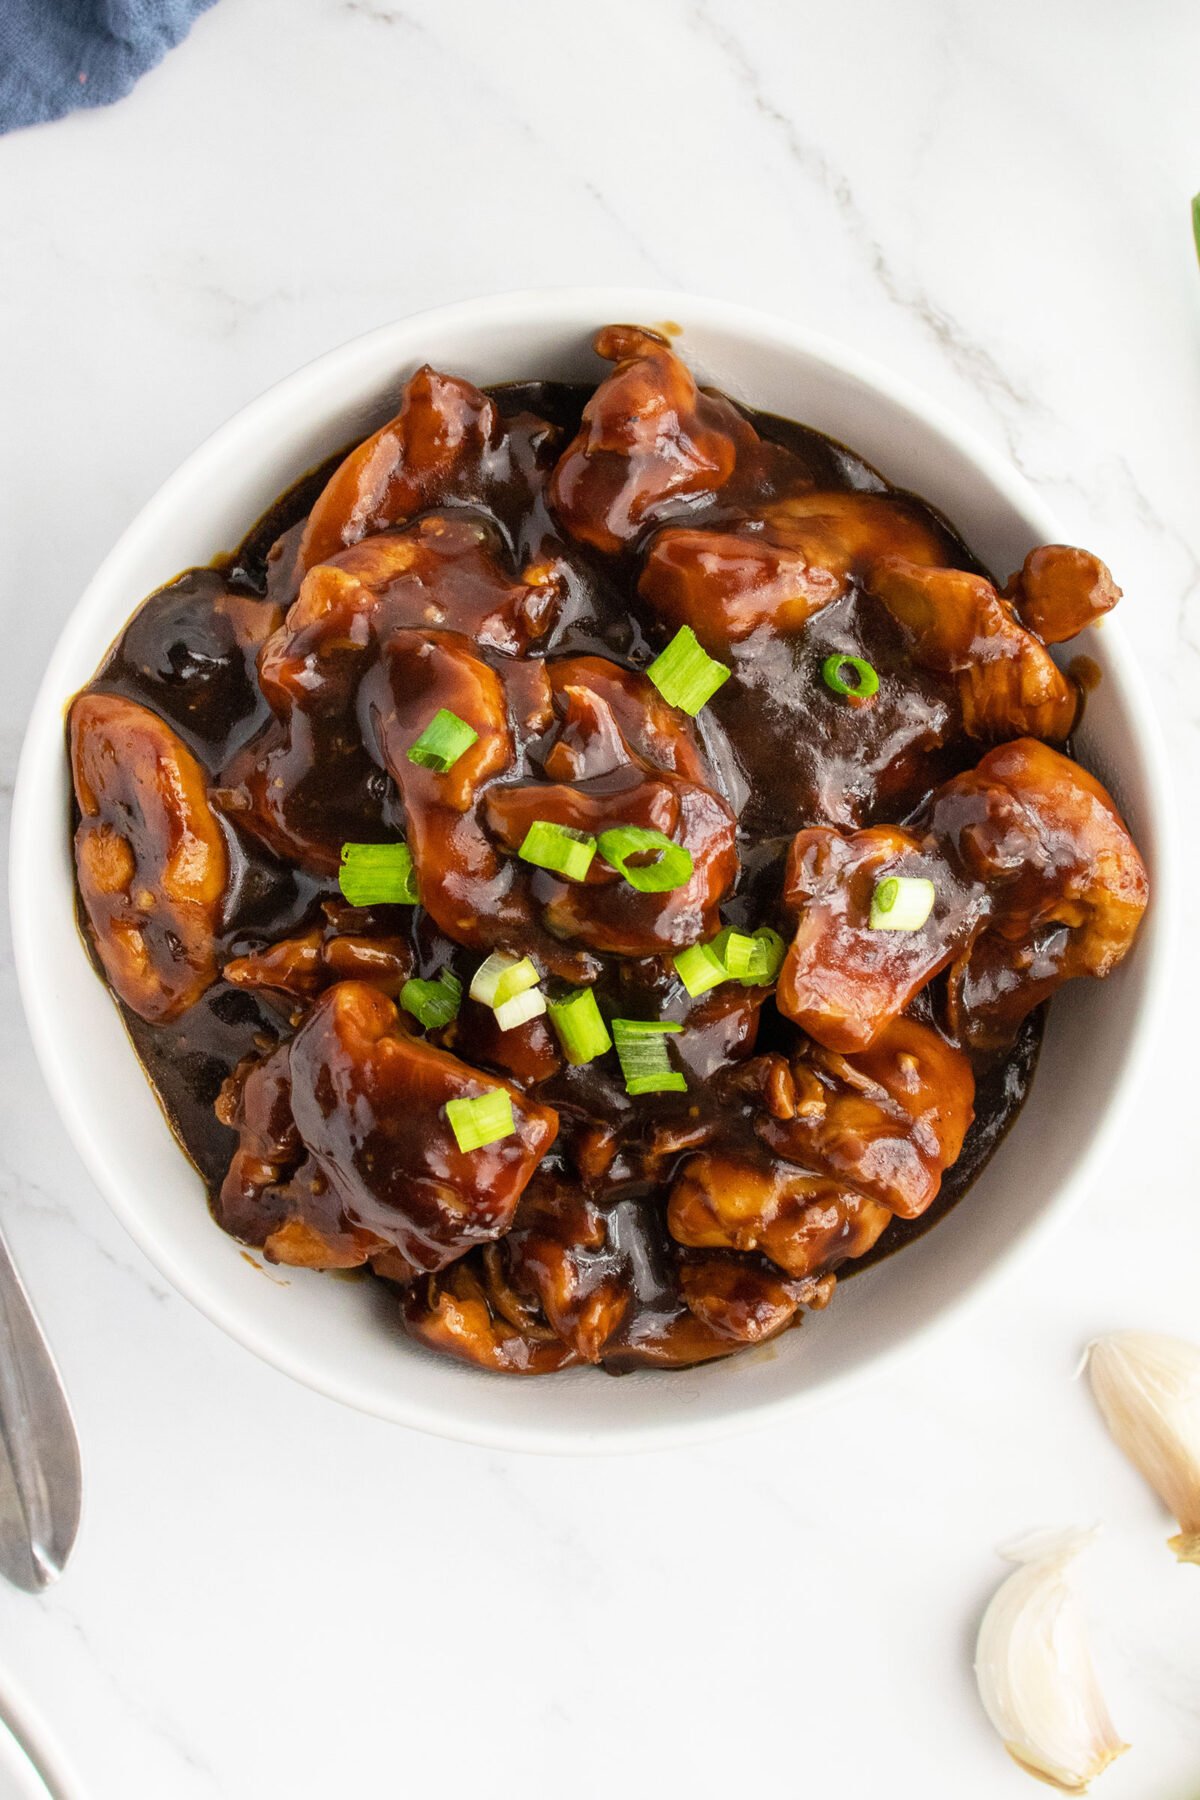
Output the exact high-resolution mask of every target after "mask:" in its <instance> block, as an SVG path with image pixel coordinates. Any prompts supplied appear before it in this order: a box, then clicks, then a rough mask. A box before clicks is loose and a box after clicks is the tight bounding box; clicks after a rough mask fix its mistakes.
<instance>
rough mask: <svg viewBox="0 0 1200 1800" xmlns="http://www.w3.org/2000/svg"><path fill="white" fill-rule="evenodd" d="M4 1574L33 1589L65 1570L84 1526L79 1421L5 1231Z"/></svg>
mask: <svg viewBox="0 0 1200 1800" xmlns="http://www.w3.org/2000/svg"><path fill="white" fill-rule="evenodd" d="M0 1452H2V1453H0V1574H3V1575H5V1576H7V1578H8V1579H9V1580H10V1581H12V1582H15V1583H16V1585H17V1586H18V1587H22V1588H27V1589H29V1590H30V1591H31V1592H36V1590H37V1589H39V1588H43V1587H46V1586H47V1585H48V1584H49V1583H50V1582H51V1581H55V1580H57V1578H58V1576H59V1575H61V1574H62V1571H63V1568H64V1566H65V1564H66V1560H67V1557H68V1556H69V1555H70V1553H71V1546H72V1545H73V1544H74V1542H75V1534H76V1532H77V1530H78V1528H79V1509H80V1501H81V1497H82V1480H81V1471H80V1464H79V1439H78V1436H77V1434H76V1430H75V1421H74V1419H73V1418H72V1417H71V1409H70V1406H69V1405H68V1403H67V1396H66V1393H65V1391H64V1388H63V1384H62V1378H61V1377H60V1375H59V1373H58V1370H57V1368H56V1367H55V1363H54V1358H53V1357H52V1355H51V1354H50V1347H49V1345H48V1344H47V1342H46V1339H45V1337H44V1336H43V1334H42V1329H41V1326H40V1325H39V1324H38V1322H37V1318H36V1316H35V1314H34V1311H33V1308H32V1306H31V1305H30V1303H29V1296H28V1295H27V1293H26V1292H25V1287H24V1284H23V1283H22V1281H21V1277H20V1275H19V1274H18V1273H17V1268H16V1265H15V1263H14V1262H13V1259H12V1256H11V1253H10V1252H9V1248H8V1245H7V1243H6V1242H5V1240H4V1236H3V1234H2V1233H0Z"/></svg>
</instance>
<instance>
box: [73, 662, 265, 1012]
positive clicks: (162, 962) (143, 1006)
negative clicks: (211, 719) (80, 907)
mask: <svg viewBox="0 0 1200 1800" xmlns="http://www.w3.org/2000/svg"><path fill="white" fill-rule="evenodd" d="M70 736H71V769H72V773H73V776H74V781H75V798H76V801H77V803H78V806H79V811H80V815H81V817H80V821H79V827H78V829H77V831H76V833H75V867H76V870H77V873H78V878H79V892H80V895H81V896H82V899H83V904H84V907H85V909H86V911H87V916H88V925H89V928H90V932H91V938H92V942H93V943H94V944H95V946H96V953H97V955H98V956H99V958H100V961H101V962H102V963H103V965H104V972H105V974H106V975H107V977H108V979H109V981H110V983H111V984H112V987H113V988H114V989H115V991H116V993H117V994H118V995H119V996H120V998H121V999H122V1000H123V1001H124V1002H125V1004H126V1006H128V1007H129V1008H130V1009H131V1010H132V1011H133V1012H135V1013H137V1014H138V1016H139V1017H140V1018H143V1019H147V1020H149V1021H150V1023H151V1024H155V1025H162V1024H166V1023H167V1022H168V1021H169V1020H171V1019H176V1018H178V1017H179V1015H180V1013H182V1012H185V1011H186V1010H187V1008H188V1007H189V1006H191V1005H193V1004H194V1002H195V1001H197V1000H198V999H199V998H200V996H201V994H202V993H203V992H204V990H205V989H206V988H207V987H209V986H210V984H211V983H212V982H213V981H214V980H215V979H216V974H217V952H216V934H217V930H218V927H219V924H220V916H221V907H222V902H223V900H224V895H225V888H226V883H227V880H228V875H229V857H228V852H227V850H226V847H225V839H224V838H223V836H222V835H221V829H220V826H219V825H218V824H217V821H216V819H215V817H214V816H213V812H212V809H211V807H210V806H209V803H208V791H207V782H206V778H205V774H204V771H203V769H202V768H201V767H200V764H199V763H198V762H197V761H196V759H195V757H194V756H193V755H192V753H191V751H190V750H188V749H187V747H186V746H185V745H184V744H183V743H181V741H180V740H179V738H177V737H176V735H175V733H174V732H173V731H172V730H171V728H170V726H169V725H166V724H164V723H163V721H162V720H161V719H160V718H158V716H157V715H156V714H155V713H152V712H150V711H148V710H147V708H146V707H144V706H138V705H137V704H136V703H135V702H134V701H132V700H125V699H121V698H119V697H118V696H116V695H112V694H92V693H89V694H83V695H81V696H80V698H79V699H78V700H76V701H75V704H74V705H73V706H72V708H71V719H70Z"/></svg>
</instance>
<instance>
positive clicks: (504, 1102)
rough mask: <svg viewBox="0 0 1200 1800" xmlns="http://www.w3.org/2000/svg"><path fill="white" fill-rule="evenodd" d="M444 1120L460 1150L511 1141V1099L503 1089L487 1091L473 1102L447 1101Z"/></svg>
mask: <svg viewBox="0 0 1200 1800" xmlns="http://www.w3.org/2000/svg"><path fill="white" fill-rule="evenodd" d="M446 1118H447V1120H448V1122H449V1125H450V1129H451V1131H452V1132H453V1133H454V1139H455V1142H456V1143H457V1145H458V1147H459V1149H460V1150H464V1151H466V1150H482V1149H483V1148H484V1146H485V1145H486V1144H496V1143H498V1142H499V1141H500V1139H501V1138H506V1137H511V1136H512V1134H513V1132H514V1131H515V1130H516V1126H515V1125H514V1124H513V1109H512V1099H511V1097H510V1095H509V1094H508V1092H507V1090H506V1089H505V1088H489V1089H488V1091H487V1093H486V1094H480V1095H479V1096H478V1098H477V1099H474V1100H447V1102H446Z"/></svg>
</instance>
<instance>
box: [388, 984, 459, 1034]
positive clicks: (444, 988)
mask: <svg viewBox="0 0 1200 1800" xmlns="http://www.w3.org/2000/svg"><path fill="white" fill-rule="evenodd" d="M400 1004H401V1006H402V1007H403V1008H404V1010H405V1012H410V1013H411V1014H412V1016H413V1018H414V1019H418V1020H419V1021H420V1023H421V1024H422V1025H423V1026H424V1027H425V1029H426V1031H440V1030H441V1028H442V1026H443V1025H448V1024H449V1023H450V1021H451V1019H453V1018H457V1016H458V1009H459V1007H460V1006H461V1004H462V982H461V981H460V980H459V979H458V977H457V976H456V975H452V974H451V973H450V971H449V969H443V970H442V972H441V974H440V975H439V976H438V977H437V979H436V980H435V981H420V980H418V979H415V978H414V979H412V980H410V981H406V982H405V984H404V986H403V987H402V988H401V989H400Z"/></svg>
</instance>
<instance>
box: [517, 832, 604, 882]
mask: <svg viewBox="0 0 1200 1800" xmlns="http://www.w3.org/2000/svg"><path fill="white" fill-rule="evenodd" d="M595 854H596V840H595V838H594V837H589V836H588V834H587V832H586V831H573V830H572V829H571V827H570V826H569V825H552V824H551V823H550V821H549V819H535V820H534V821H533V824H532V825H531V826H530V827H529V830H528V831H527V832H526V833H525V842H524V843H523V844H522V845H521V848H520V849H519V850H518V851H517V855H518V856H519V857H520V858H521V861H522V862H527V863H532V864H533V866H534V867H535V868H536V869H552V870H553V871H554V873H555V874H556V875H561V876H562V877H563V879H564V880H565V881H582V880H583V878H584V876H585V875H586V874H587V872H588V870H589V869H590V868H591V866H592V858H593V856H595Z"/></svg>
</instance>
